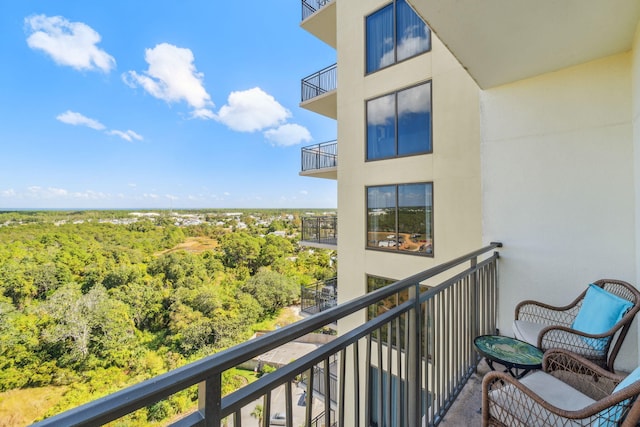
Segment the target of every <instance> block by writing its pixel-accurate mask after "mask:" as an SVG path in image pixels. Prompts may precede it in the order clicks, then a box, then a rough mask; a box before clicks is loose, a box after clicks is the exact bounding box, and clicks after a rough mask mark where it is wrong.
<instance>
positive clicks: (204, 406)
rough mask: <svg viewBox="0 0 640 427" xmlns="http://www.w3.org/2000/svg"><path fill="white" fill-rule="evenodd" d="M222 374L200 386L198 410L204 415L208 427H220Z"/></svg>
mask: <svg viewBox="0 0 640 427" xmlns="http://www.w3.org/2000/svg"><path fill="white" fill-rule="evenodd" d="M221 400H222V374H221V373H219V372H217V373H215V374H213V375H212V376H211V377H209V378H207V379H206V380H205V381H203V382H201V383H199V384H198V410H199V411H200V413H202V414H203V415H204V425H205V426H206V427H213V426H216V427H219V426H220V421H221V419H220V402H221Z"/></svg>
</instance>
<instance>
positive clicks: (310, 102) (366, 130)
mask: <svg viewBox="0 0 640 427" xmlns="http://www.w3.org/2000/svg"><path fill="white" fill-rule="evenodd" d="M313 6H316V7H318V9H317V10H316V11H314V12H313V13H311V14H310V15H309V16H308V17H307V18H306V19H304V20H303V21H302V27H303V28H305V29H307V30H308V31H309V32H311V33H312V34H315V35H316V36H317V37H318V38H319V39H320V40H322V41H324V42H326V43H328V44H330V45H331V46H334V47H335V48H336V49H337V66H336V67H335V69H334V68H332V67H328V68H327V69H325V70H323V71H321V72H319V73H318V74H313V75H312V76H311V78H307V79H305V81H306V82H307V83H308V84H309V85H310V86H314V83H318V86H322V84H327V85H328V86H326V87H320V89H319V90H316V91H311V92H310V93H311V94H312V95H315V96H313V97H311V98H310V99H305V98H306V96H305V93H303V102H302V104H301V106H302V107H304V108H307V109H309V110H312V111H316V112H318V113H319V114H323V115H325V116H328V117H332V118H335V119H336V120H337V129H338V132H337V133H338V134H337V147H338V150H337V151H338V161H337V168H334V166H333V165H332V164H330V163H328V162H325V163H324V164H322V163H321V162H319V163H318V168H316V169H315V170H305V171H303V173H302V174H304V175H309V176H314V175H316V176H319V177H321V178H327V177H328V178H330V179H331V178H332V179H337V184H338V185H337V188H338V229H339V232H338V237H337V249H338V289H339V291H338V299H339V301H348V300H351V299H353V298H355V297H358V296H361V295H363V294H364V293H366V292H367V291H368V290H369V289H371V288H373V287H376V286H379V284H380V283H390V282H392V281H395V280H399V279H402V278H405V277H407V276H410V275H412V274H414V273H417V272H419V271H423V270H426V269H427V268H429V267H431V266H434V265H437V264H439V263H442V262H443V261H447V260H449V259H451V258H454V257H456V256H459V255H460V254H463V253H466V252H469V251H471V250H473V249H475V248H478V247H479V246H480V245H481V237H482V236H481V179H480V121H479V89H478V87H477V85H476V83H475V82H474V81H473V79H472V78H471V77H470V76H469V75H468V73H467V72H466V71H465V70H464V68H463V67H462V66H461V65H460V64H459V63H458V62H457V61H456V59H455V57H454V56H453V55H452V54H451V53H450V52H449V51H448V50H447V48H446V47H445V46H444V45H443V43H442V42H441V41H440V40H439V39H438V38H437V36H436V35H435V34H433V32H432V31H430V29H429V27H428V26H427V25H426V24H425V22H424V21H423V19H421V18H420V17H419V16H418V15H417V14H416V13H415V11H414V10H413V9H412V8H411V7H410V5H409V4H408V3H407V2H406V1H404V0H395V1H392V2H389V1H374V2H340V1H333V2H327V3H326V4H322V2H318V3H317V4H314V5H313ZM318 43H320V41H319V42H318ZM327 70H337V71H336V74H337V85H336V87H335V88H332V87H331V86H330V85H331V84H333V83H334V79H324V80H322V79H321V78H317V79H316V80H315V81H314V80H313V78H315V77H316V76H322V75H323V72H324V73H327ZM310 71H312V70H310ZM305 87H306V86H305V82H303V91H304V88H305ZM320 149H321V148H320ZM307 150H308V148H307ZM303 169H304V167H303ZM336 169H337V171H335V170H336ZM328 170H330V171H334V172H333V174H329V173H328ZM310 240H313V239H310ZM312 244H313V243H312ZM363 320H364V319H354V321H355V322H358V321H363ZM344 327H346V328H349V327H350V325H349V324H346V325H344Z"/></svg>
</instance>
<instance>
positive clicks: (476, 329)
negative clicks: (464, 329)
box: [470, 257, 480, 338]
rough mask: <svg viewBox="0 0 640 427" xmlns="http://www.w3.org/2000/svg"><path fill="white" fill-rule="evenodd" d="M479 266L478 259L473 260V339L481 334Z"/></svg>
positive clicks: (471, 278)
mask: <svg viewBox="0 0 640 427" xmlns="http://www.w3.org/2000/svg"><path fill="white" fill-rule="evenodd" d="M477 266H478V257H473V258H471V268H472V269H474V271H473V273H471V277H470V282H471V306H472V309H473V313H472V315H471V333H472V335H473V338H475V337H477V336H478V335H479V333H480V326H479V324H480V319H479V316H480V309H479V307H478V305H479V304H480V301H478V270H477V269H476V267H477Z"/></svg>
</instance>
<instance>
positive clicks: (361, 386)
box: [36, 243, 501, 427]
mask: <svg viewBox="0 0 640 427" xmlns="http://www.w3.org/2000/svg"><path fill="white" fill-rule="evenodd" d="M500 246H501V245H500V244H499V243H492V244H490V245H488V246H486V247H484V248H481V249H478V250H476V251H473V252H471V253H469V254H466V255H463V256H461V257H459V258H456V259H454V260H451V261H449V262H446V263H444V264H441V265H438V266H436V267H433V268H431V269H429V270H426V271H423V272H420V273H418V274H414V275H412V276H411V277H407V278H406V279H403V280H400V281H398V282H395V283H393V284H390V285H388V286H385V287H382V288H380V289H377V290H375V291H372V292H370V293H368V294H366V295H363V296H361V297H359V298H356V299H353V300H351V301H348V302H346V303H344V304H339V305H337V306H335V307H332V308H329V309H327V310H325V311H323V312H321V313H318V314H315V315H313V316H309V317H307V318H305V319H303V320H301V321H298V322H296V323H293V324H290V325H288V326H285V327H282V328H280V329H278V330H276V331H274V332H272V333H269V334H265V335H263V336H261V337H258V338H255V339H252V340H249V341H247V342H245V343H242V344H239V345H236V346H234V347H231V348H229V349H227V350H224V351H221V352H219V353H216V354H213V355H211V356H208V357H205V358H203V359H200V360H198V361H195V362H192V363H191V364H188V365H185V366H183V367H180V368H178V369H175V370H173V371H170V372H168V373H166V374H162V375H159V376H157V377H154V378H152V379H149V380H147V381H144V382H141V383H139V384H136V385H134V386H131V387H128V388H126V389H124V390H121V391H119V392H116V393H113V394H111V395H108V396H105V397H103V398H101V399H99V400H96V401H93V402H91V403H88V404H85V405H83V406H80V407H77V408H74V409H72V410H69V411H67V412H64V413H62V414H59V415H56V416H53V417H51V418H48V419H45V420H44V421H41V422H39V423H37V424H36V426H39V427H45V426H47V427H49V426H96V425H103V424H107V423H110V422H112V421H115V420H118V419H120V418H121V417H124V416H127V414H133V413H134V412H135V411H137V410H139V409H143V410H144V408H146V407H149V406H151V405H154V404H155V403H158V402H162V401H164V400H165V399H168V398H170V397H171V396H172V395H173V394H175V393H177V392H179V391H181V390H186V389H188V388H190V387H192V386H196V385H197V387H198V392H197V396H198V397H197V400H198V402H197V407H196V404H195V403H194V407H193V409H192V410H193V412H191V413H188V414H185V415H183V416H182V418H181V419H177V420H176V419H174V420H173V421H172V422H171V423H169V425H171V426H174V427H175V426H183V427H187V426H189V427H191V426H215V427H220V426H222V425H224V426H229V427H231V426H240V425H243V426H247V425H256V420H255V419H254V418H259V419H260V420H262V421H260V424H261V425H264V426H266V425H269V424H270V421H271V424H272V425H273V424H276V423H278V424H279V425H287V426H299V425H306V426H313V425H320V424H323V425H325V426H334V425H341V426H343V425H344V426H358V427H360V426H365V425H406V426H419V425H429V426H435V425H438V424H440V423H441V422H442V421H443V420H444V417H445V414H447V418H449V414H448V413H447V412H448V411H450V408H451V407H452V404H453V403H454V402H456V399H457V398H458V395H459V394H460V392H461V390H462V388H463V385H464V384H465V383H466V382H467V380H468V379H469V378H471V377H472V376H473V375H474V372H475V370H476V366H477V365H478V362H479V360H480V358H479V355H478V354H477V353H476V352H475V350H474V348H473V346H472V345H471V343H472V341H473V339H474V337H476V336H478V335H483V334H490V333H495V332H496V319H497V311H496V309H497V304H498V298H497V295H498V277H499V274H498V258H499V255H498V253H497V252H495V249H496V248H498V247H500ZM426 282H429V283H430V284H431V285H433V286H431V287H429V288H427V287H425V286H423V284H424V283H426ZM353 319H367V320H366V321H364V322H356V324H355V325H354V324H353V322H352V323H351V327H349V328H347V327H345V329H344V330H343V331H341V332H343V333H342V334H341V335H340V336H339V337H337V338H335V339H333V340H331V341H329V342H327V343H324V344H319V345H318V346H317V347H315V350H311V351H308V352H306V353H304V354H302V355H300V356H299V357H296V358H295V359H293V360H291V359H287V361H285V362H284V363H283V364H281V365H279V366H280V367H279V368H278V369H277V370H275V371H273V372H271V373H269V374H268V375H263V376H262V377H261V378H259V379H258V380H256V381H255V382H252V383H250V384H247V385H244V386H242V387H240V388H239V389H237V390H235V391H233V392H231V393H230V394H227V395H225V396H223V395H222V390H223V387H222V384H223V382H222V381H223V373H224V372H226V371H228V370H229V369H231V368H233V367H237V366H240V365H242V364H244V363H246V362H251V361H255V360H259V361H260V360H264V358H266V357H267V355H268V354H270V353H274V352H277V350H282V349H283V347H286V346H287V345H293V344H295V341H296V340H298V339H299V338H301V337H303V336H305V335H308V334H310V333H312V332H313V331H317V330H319V329H322V328H323V327H326V326H327V325H329V324H331V323H333V322H336V321H341V322H347V323H345V325H347V324H348V322H349V321H352V320H353ZM394 352H397V354H402V357H393V354H394ZM289 354H290V353H289ZM478 404H479V401H478V402H477V403H475V404H473V405H469V407H468V408H467V411H469V412H473V413H474V414H473V415H474V416H475V417H476V419H475V420H474V421H472V422H470V423H468V424H467V425H479V419H478V418H479V415H478V414H477V408H478V406H476V405H478ZM258 406H259V407H260V408H259V410H258ZM385 420H386V422H385ZM391 420H393V423H392V422H391ZM126 423H127V422H126V420H122V424H126ZM315 423H317V424H315ZM443 424H446V422H445V423H443ZM456 425H460V424H456Z"/></svg>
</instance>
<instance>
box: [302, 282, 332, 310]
mask: <svg viewBox="0 0 640 427" xmlns="http://www.w3.org/2000/svg"><path fill="white" fill-rule="evenodd" d="M337 304H338V279H337V278H336V277H334V278H333V279H329V280H323V281H321V282H316V283H313V284H311V285H307V286H301V287H300V311H302V312H303V313H307V314H316V313H320V312H321V311H325V310H328V309H330V308H332V307H335V306H336V305H337Z"/></svg>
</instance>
